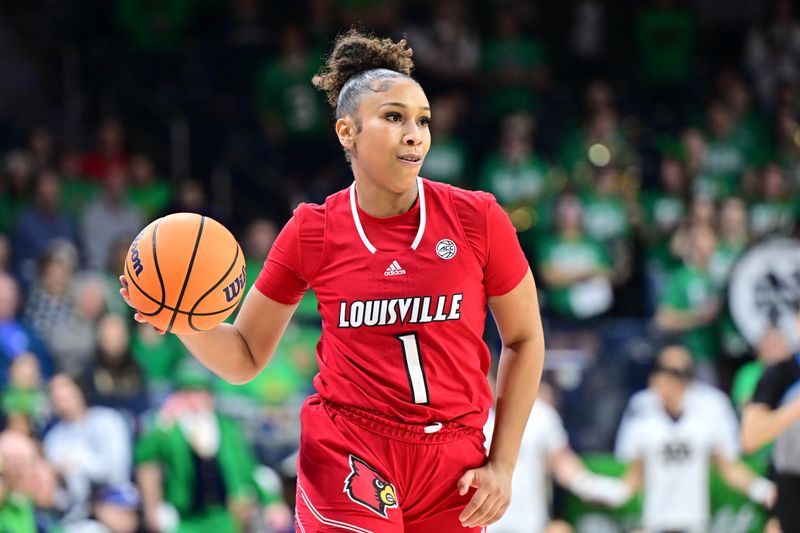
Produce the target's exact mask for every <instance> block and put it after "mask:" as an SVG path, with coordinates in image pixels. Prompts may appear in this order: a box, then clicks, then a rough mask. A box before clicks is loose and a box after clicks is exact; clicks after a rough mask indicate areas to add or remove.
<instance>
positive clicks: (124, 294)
mask: <svg viewBox="0 0 800 533" xmlns="http://www.w3.org/2000/svg"><path fill="white" fill-rule="evenodd" d="M119 283H120V285H122V287H120V289H119V295H120V296H122V299H123V300H125V303H126V304H128V306H129V307H130V308H131V309H133V310H134V313H133V319H134V320H135V321H136V322H139V323H140V324H147V323H148V322H147V320H145V318H144V317H143V316H142V314H141V313H140V312H139V311H136V308H135V307H134V306H133V304H131V299H130V294H128V280H127V279H125V276H124V275H122V276H120V277H119ZM153 329H154V330H156V331H157V332H158V333H159V335H163V334H164V331H162V330H160V329H158V328H157V327H155V326H153Z"/></svg>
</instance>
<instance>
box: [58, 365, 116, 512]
mask: <svg viewBox="0 0 800 533" xmlns="http://www.w3.org/2000/svg"><path fill="white" fill-rule="evenodd" d="M49 387H50V401H51V402H52V408H53V412H54V413H55V415H56V417H57V419H58V422H56V424H55V425H54V426H53V427H52V428H51V429H50V430H49V431H48V432H47V433H46V434H45V436H44V442H43V444H44V454H45V457H47V460H48V461H49V462H50V463H51V464H52V465H53V467H54V468H55V469H56V471H57V472H58V473H59V474H60V475H61V476H63V478H64V480H65V483H66V488H67V491H68V492H69V494H70V497H71V500H72V502H73V504H72V507H71V508H70V509H69V510H68V511H67V520H68V521H69V520H79V519H85V518H87V517H88V516H89V513H90V505H91V493H92V486H93V485H99V484H118V483H125V482H126V481H128V480H129V479H130V477H131V434H130V431H129V430H128V426H127V425H126V424H125V420H124V419H123V418H122V416H121V415H120V414H119V413H118V412H116V411H114V410H113V409H108V408H106V407H89V406H87V404H86V401H85V399H84V396H83V394H82V393H81V390H80V388H78V385H77V383H75V381H74V380H73V379H72V378H70V377H69V376H67V375H66V374H58V375H56V376H54V377H53V378H52V379H51V380H50V386H49Z"/></svg>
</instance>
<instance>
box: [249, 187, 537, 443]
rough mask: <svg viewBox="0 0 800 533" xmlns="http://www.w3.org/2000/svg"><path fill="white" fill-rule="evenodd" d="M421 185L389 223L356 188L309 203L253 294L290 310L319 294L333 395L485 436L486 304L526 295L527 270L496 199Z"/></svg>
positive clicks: (325, 366) (318, 382) (283, 236)
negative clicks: (522, 289) (365, 204)
mask: <svg viewBox="0 0 800 533" xmlns="http://www.w3.org/2000/svg"><path fill="white" fill-rule="evenodd" d="M417 182H418V190H419V195H418V198H417V201H416V203H415V205H414V206H413V207H412V208H411V209H410V210H409V211H407V212H406V213H403V214H400V215H397V216H392V217H388V218H375V217H371V216H369V215H368V214H366V213H364V212H363V211H362V210H361V209H360V208H359V207H358V202H357V200H356V190H355V186H351V187H349V188H348V189H345V190H343V191H340V192H338V193H336V194H333V195H331V196H330V197H328V198H327V200H326V201H325V204H324V205H322V206H318V205H311V204H301V205H300V206H298V208H297V209H296V210H295V212H294V217H293V218H292V219H291V220H290V221H289V222H288V223H287V224H286V226H285V227H284V228H283V230H282V231H281V233H280V235H279V236H278V238H277V240H276V241H275V244H274V245H273V248H272V250H271V251H270V254H269V257H268V258H267V260H266V262H265V263H264V268H263V270H262V272H261V274H260V275H259V277H258V279H257V280H256V282H255V286H256V288H258V290H259V291H261V292H262V293H263V294H264V295H266V296H267V297H269V298H271V299H273V300H275V301H278V302H281V303H286V304H293V303H297V302H298V301H299V300H300V298H301V297H302V294H303V292H304V291H305V290H306V289H307V288H308V287H309V286H310V287H311V288H313V289H314V292H315V293H316V295H317V299H318V301H319V311H320V315H321V317H322V336H321V337H320V340H319V343H318V345H317V361H318V364H319V374H317V376H316V377H315V378H314V385H315V387H316V389H317V391H318V392H319V394H320V395H321V396H322V397H323V398H325V399H327V400H328V401H331V402H334V403H338V404H343V405H349V406H353V407H357V408H362V409H368V410H371V411H375V412H378V413H381V414H383V415H386V416H389V417H393V418H397V419H400V420H405V421H408V422H412V423H420V424H431V423H435V422H437V421H442V422H443V421H456V422H459V423H461V424H464V425H468V426H472V427H476V428H482V427H483V425H484V423H485V421H486V418H487V414H488V410H489V407H490V406H491V403H492V397H491V391H490V389H489V385H488V382H487V379H486V375H487V372H488V370H489V364H490V355H489V349H488V348H487V346H486V344H485V343H484V342H483V338H482V336H483V330H484V323H485V319H486V299H487V296H496V295H502V294H505V293H507V292H509V291H510V290H511V289H513V288H514V287H516V286H517V285H518V284H519V282H520V281H521V280H522V278H523V276H524V275H525V273H526V272H527V270H528V263H527V261H526V260H525V257H524V255H523V253H522V250H521V249H520V246H519V242H518V241H517V237H516V233H515V231H514V228H513V226H512V225H511V222H510V221H509V219H508V217H507V215H506V214H505V212H504V211H503V210H502V208H501V207H500V206H499V205H498V204H497V202H496V201H495V200H494V197H493V196H491V195H490V194H487V193H482V192H470V191H465V190H462V189H458V188H455V187H452V186H450V185H446V184H442V183H437V182H431V181H428V180H425V179H422V178H418V180H417Z"/></svg>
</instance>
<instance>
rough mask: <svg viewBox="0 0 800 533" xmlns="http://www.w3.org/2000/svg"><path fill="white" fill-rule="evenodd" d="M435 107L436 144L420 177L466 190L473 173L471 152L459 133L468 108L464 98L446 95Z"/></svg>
mask: <svg viewBox="0 0 800 533" xmlns="http://www.w3.org/2000/svg"><path fill="white" fill-rule="evenodd" d="M431 105H432V106H433V107H434V108H436V121H435V122H431V137H432V138H433V139H435V140H436V143H435V144H433V145H432V146H431V149H430V150H428V155H427V156H425V162H424V163H423V164H422V170H421V171H420V175H421V176H425V177H426V178H428V179H431V180H436V181H443V182H445V183H449V184H451V185H455V186H457V187H463V186H464V185H465V184H466V183H467V182H468V181H469V179H468V176H469V175H470V173H471V169H470V164H469V163H470V157H469V153H468V152H469V150H468V148H467V145H466V144H465V143H464V140H463V139H462V137H461V136H459V135H457V132H456V128H457V127H458V121H459V117H460V116H461V114H462V111H463V109H464V106H465V100H464V95H463V94H460V93H456V92H453V93H449V94H446V95H442V96H439V97H436V98H434V100H433V103H432V104H431Z"/></svg>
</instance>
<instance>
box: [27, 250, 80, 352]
mask: <svg viewBox="0 0 800 533" xmlns="http://www.w3.org/2000/svg"><path fill="white" fill-rule="evenodd" d="M77 261H78V254H77V251H76V250H75V247H74V246H72V245H71V244H69V243H65V242H55V243H53V244H51V245H50V247H49V248H48V249H47V250H46V251H45V253H44V254H43V255H42V256H41V257H40V258H39V262H38V277H37V278H36V281H35V282H34V284H33V287H32V288H31V291H30V293H29V294H28V298H27V300H26V301H25V305H24V310H23V323H24V324H25V326H26V327H28V328H30V330H31V331H32V332H33V334H34V335H35V336H36V337H38V338H40V339H42V341H43V342H44V344H45V347H46V348H47V351H48V353H50V354H51V355H52V356H53V359H54V361H53V362H54V364H56V365H60V364H61V361H60V358H61V354H59V355H58V356H56V349H57V348H60V347H62V345H61V344H60V341H62V342H63V339H58V338H57V337H55V331H56V328H57V327H58V326H59V325H60V324H62V323H70V322H71V321H72V320H73V318H74V311H75V307H74V305H75V304H74V301H75V300H74V299H75V289H74V283H75V269H76V267H77ZM79 357H80V356H79Z"/></svg>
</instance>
